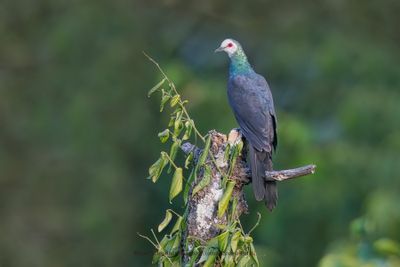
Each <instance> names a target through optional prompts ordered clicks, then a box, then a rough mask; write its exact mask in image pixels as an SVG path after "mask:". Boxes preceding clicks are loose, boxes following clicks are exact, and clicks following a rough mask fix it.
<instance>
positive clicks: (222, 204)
mask: <svg viewBox="0 0 400 267" xmlns="http://www.w3.org/2000/svg"><path fill="white" fill-rule="evenodd" d="M234 186H235V182H233V181H229V182H228V185H227V186H226V189H225V192H224V195H223V196H222V198H221V200H220V201H219V203H218V217H222V215H224V213H225V211H226V208H227V207H228V204H229V200H230V199H231V196H232V191H233V187H234Z"/></svg>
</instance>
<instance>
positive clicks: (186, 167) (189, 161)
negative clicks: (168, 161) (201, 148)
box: [185, 151, 193, 169]
mask: <svg viewBox="0 0 400 267" xmlns="http://www.w3.org/2000/svg"><path fill="white" fill-rule="evenodd" d="M192 160H193V151H192V152H190V153H189V155H187V157H186V160H185V169H188V168H189V164H190V163H191V162H192Z"/></svg>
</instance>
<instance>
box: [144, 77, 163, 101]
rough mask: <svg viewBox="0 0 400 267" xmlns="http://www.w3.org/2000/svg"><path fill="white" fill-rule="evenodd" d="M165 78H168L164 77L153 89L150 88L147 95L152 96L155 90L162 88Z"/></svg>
mask: <svg viewBox="0 0 400 267" xmlns="http://www.w3.org/2000/svg"><path fill="white" fill-rule="evenodd" d="M165 80H166V79H165V78H164V79H162V80H161V81H160V82H159V83H157V84H156V85H154V86H153V88H151V89H150V90H149V92H148V93H147V97H150V96H151V95H152V94H153V93H154V92H155V91H157V90H158V88H160V87H161V85H163V83H164V82H165Z"/></svg>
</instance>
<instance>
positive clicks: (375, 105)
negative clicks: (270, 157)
mask: <svg viewBox="0 0 400 267" xmlns="http://www.w3.org/2000/svg"><path fill="white" fill-rule="evenodd" d="M399 14H400V2H399V1H395V0H385V1H377V0H376V1H373V0H369V1H364V0H352V1H344V0H325V1H311V0H306V1H238V0H230V1H224V0H217V1H211V0H204V1H178V0H164V1H140V2H139V1H128V0H116V1H76V0H75V1H74V0H72V1H58V0H53V1H50V0H36V1H34V0H19V1H15V0H3V1H1V3H0V266H5V267H8V266H10V267H14V266H15V267H24V266H33V267H36V266H38V267H47V266H49V267H53V266H61V267H64V266H148V265H150V260H151V253H152V247H151V246H150V245H149V244H148V242H147V241H145V240H144V239H141V238H139V237H138V236H137V234H136V232H140V233H143V234H147V235H150V228H156V227H157V225H158V223H159V222H160V221H161V220H162V218H163V215H164V210H165V209H166V208H167V207H170V206H169V204H168V200H167V198H168V186H169V183H170V177H168V176H166V175H163V176H162V177H161V178H160V182H159V183H157V184H155V185H154V184H152V183H151V182H150V181H149V180H146V179H145V177H146V176H147V168H148V166H149V165H150V164H151V163H152V162H153V161H154V160H155V159H156V158H157V156H158V153H159V151H160V150H161V149H164V150H165V149H167V148H166V147H165V146H164V145H161V144H160V143H159V141H158V138H157V133H158V132H159V131H161V130H163V129H164V128H163V127H165V125H166V124H167V122H168V113H166V114H160V113H159V112H158V109H159V107H158V99H157V98H158V96H157V97H155V98H152V99H148V98H147V96H146V94H147V90H148V89H149V88H151V87H152V86H153V85H154V84H156V83H157V82H158V80H159V79H160V75H159V74H158V72H157V71H156V69H155V68H154V66H153V65H152V64H151V63H150V62H149V61H148V60H147V59H146V58H145V57H144V56H143V55H142V51H143V50H144V51H146V52H147V53H149V54H150V55H152V56H153V57H154V58H155V59H156V60H157V61H158V62H159V63H160V64H161V66H162V67H164V69H165V70H166V72H167V74H168V75H169V76H170V78H171V79H173V80H174V81H175V82H176V84H177V86H178V88H179V90H180V91H181V92H182V94H183V96H184V97H185V98H187V99H189V100H190V104H189V110H190V112H191V114H192V116H193V118H194V119H195V121H196V123H197V125H198V127H199V128H200V130H201V131H202V132H203V133H205V132H206V131H207V130H209V129H217V130H218V131H221V132H228V131H229V130H230V129H231V128H234V127H236V123H235V121H234V118H233V116H232V113H231V111H230V109H229V106H228V103H227V99H226V89H225V87H226V78H227V57H226V55H222V54H217V55H215V54H214V53H213V51H214V49H215V48H216V47H218V46H219V44H220V42H221V41H222V40H223V39H225V38H227V37H232V38H236V39H237V40H239V41H240V42H241V43H242V45H243V47H244V49H245V51H247V54H248V56H249V59H250V61H251V63H252V64H253V66H254V67H255V69H256V70H257V71H258V72H259V73H261V74H263V75H264V76H265V77H266V78H267V80H268V81H269V83H270V86H271V88H272V93H273V95H274V98H275V107H276V109H277V114H278V123H279V125H278V126H279V130H278V134H279V145H278V151H277V154H276V157H275V168H276V169H281V168H290V167H296V166H299V165H303V164H308V163H315V164H317V165H318V170H317V173H316V174H315V175H314V176H309V177H305V178H301V179H298V180H293V181H288V182H285V183H281V184H280V186H279V191H280V200H279V205H278V207H277V209H276V210H275V211H274V212H273V213H272V214H270V213H268V212H266V209H265V208H264V206H263V204H262V203H256V202H255V201H254V200H253V196H252V193H251V192H250V191H249V192H248V194H247V196H248V199H249V204H250V214H249V215H246V216H244V217H243V221H244V225H245V228H246V229H250V227H251V225H252V224H253V223H254V222H255V221H256V218H257V216H256V212H257V211H259V212H261V213H262V221H261V223H260V226H259V227H258V228H257V229H256V231H255V232H254V233H253V236H254V238H255V244H256V248H257V251H258V255H259V258H260V260H261V262H262V265H263V266H274V267H292V266H295V267H310V266H322V267H334V266H337V267H341V266H345V267H347V266H349V267H352V266H382V265H379V264H383V263H386V264H390V265H387V266H400V264H399V252H398V250H400V248H399V246H398V243H396V242H398V241H399V240H400V196H399V193H400V179H399V178H400V177H399V176H400V171H399V164H400V152H399V151H400V103H399V102H400V91H399V89H400V66H399V65H400V64H399V63H400V50H399V45H400V27H399V25H400V16H399ZM173 207H174V209H175V210H177V211H181V207H180V206H179V205H176V203H175V206H173ZM357 218H358V219H357ZM381 238H387V239H385V240H383V243H384V244H386V247H385V246H384V248H382V246H379V245H377V243H376V242H375V241H376V240H379V239H381ZM389 239H390V240H389ZM396 240H397V241H396ZM381 241H382V240H381ZM374 242H375V243H374ZM385 242H386V243H385ZM381 243H382V242H381ZM388 244H389V245H388ZM387 247H389V248H387ZM396 251H397V252H396ZM396 255H397V256H396ZM321 259H322V261H321ZM362 264H372V265H362Z"/></svg>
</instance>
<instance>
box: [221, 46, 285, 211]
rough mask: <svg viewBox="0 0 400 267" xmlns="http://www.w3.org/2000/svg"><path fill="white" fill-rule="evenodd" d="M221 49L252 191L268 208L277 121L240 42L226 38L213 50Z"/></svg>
mask: <svg viewBox="0 0 400 267" xmlns="http://www.w3.org/2000/svg"><path fill="white" fill-rule="evenodd" d="M220 51H225V52H226V53H227V54H228V56H229V58H230V65H229V79H228V99H229V104H230V106H231V108H232V110H233V113H234V115H235V118H236V121H237V122H238V124H239V126H240V129H241V131H242V133H243V135H244V137H245V138H246V140H247V142H248V151H249V159H250V169H251V174H252V184H253V191H254V195H255V198H256V200H257V201H261V200H264V201H265V205H266V206H267V208H268V209H269V210H270V211H272V209H273V208H274V207H275V206H276V203H277V201H278V191H277V188H276V182H275V181H266V179H265V171H272V150H275V149H276V145H277V143H278V138H277V135H276V126H277V120H276V115H275V109H274V101H273V99H272V94H271V91H270V89H269V86H268V83H267V81H266V80H265V79H264V77H263V76H261V75H259V74H257V73H256V72H255V71H254V70H253V68H252V67H251V66H250V64H249V62H248V60H247V57H246V55H245V53H244V51H243V49H242V47H241V45H240V44H239V43H238V42H237V41H235V40H232V39H226V40H224V41H223V42H222V44H221V46H220V47H219V48H218V49H217V50H215V52H220Z"/></svg>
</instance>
